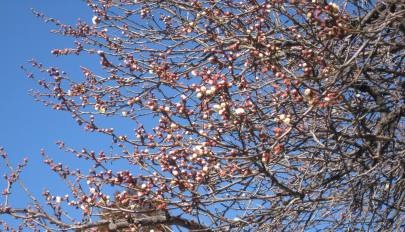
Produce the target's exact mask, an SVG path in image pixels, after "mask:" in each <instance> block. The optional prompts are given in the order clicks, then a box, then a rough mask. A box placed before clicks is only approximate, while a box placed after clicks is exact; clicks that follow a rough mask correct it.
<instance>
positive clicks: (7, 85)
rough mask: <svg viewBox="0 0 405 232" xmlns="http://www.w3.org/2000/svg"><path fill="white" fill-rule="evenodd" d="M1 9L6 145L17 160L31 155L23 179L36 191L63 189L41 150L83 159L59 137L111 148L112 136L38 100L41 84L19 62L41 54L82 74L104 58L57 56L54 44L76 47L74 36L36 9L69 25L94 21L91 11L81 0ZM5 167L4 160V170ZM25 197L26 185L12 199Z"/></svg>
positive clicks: (26, 0)
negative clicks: (34, 93) (58, 31)
mask: <svg viewBox="0 0 405 232" xmlns="http://www.w3.org/2000/svg"><path fill="white" fill-rule="evenodd" d="M1 8H2V13H1V14H0V22H2V26H1V29H0V51H1V55H0V68H1V75H0V78H1V82H0V146H2V147H4V149H5V150H6V151H7V152H8V154H9V156H10V157H11V161H12V162H13V164H17V163H19V162H20V161H21V160H22V159H23V157H28V158H29V161H30V163H29V167H28V169H27V170H26V171H25V172H24V174H23V176H22V179H23V180H24V181H25V182H26V184H27V186H28V187H29V188H30V189H32V190H33V193H34V194H35V195H36V196H38V197H40V193H41V191H42V190H44V189H45V188H50V189H51V190H52V191H54V192H55V193H58V192H60V193H61V194H63V193H64V192H65V191H64V188H63V186H64V185H63V183H60V181H59V182H58V178H57V177H56V176H55V175H54V174H52V172H51V171H49V170H48V168H47V167H46V166H45V165H44V164H43V163H42V158H41V156H40V155H39V154H40V150H41V149H42V148H43V149H45V151H47V152H48V153H49V154H50V155H51V156H52V157H53V158H55V161H57V162H68V163H69V161H70V162H72V161H73V160H75V161H77V160H76V159H72V158H71V157H68V156H69V154H64V153H63V152H61V151H59V150H58V148H57V146H56V145H55V142H56V141H58V140H63V141H65V142H66V144H67V145H71V146H73V147H75V148H77V149H81V148H82V147H86V148H88V149H94V150H96V151H97V150H98V149H99V148H106V147H107V148H108V146H109V144H110V139H109V138H107V137H105V136H100V135H96V134H90V133H87V132H84V131H83V130H82V129H81V128H80V127H78V125H77V124H76V123H75V122H74V120H73V119H72V118H71V117H70V115H69V114H68V113H65V112H57V111H54V110H52V109H50V108H47V107H45V106H43V105H41V104H40V103H37V102H35V101H34V99H33V98H32V97H31V96H29V95H28V91H29V90H30V89H35V88H37V85H36V83H35V81H33V80H30V79H28V78H26V77H25V75H24V72H23V71H22V70H21V69H20V68H19V67H20V66H21V65H26V66H28V64H27V61H28V60H30V59H32V58H35V59H37V60H38V61H40V62H42V63H44V64H46V65H55V66H59V67H60V66H61V67H62V68H63V69H64V70H66V71H68V73H70V74H71V75H76V74H77V75H78V74H79V73H80V72H79V71H80V69H79V66H80V65H86V64H91V62H98V59H96V58H94V60H91V61H88V60H86V58H83V57H75V56H72V57H57V58H56V57H55V56H53V55H51V53H50V51H51V50H52V49H54V48H65V47H72V44H73V43H72V41H73V40H70V39H66V38H64V37H61V36H58V35H54V34H51V33H50V32H49V30H50V29H52V28H53V27H52V25H50V24H45V23H44V22H43V21H41V20H40V19H38V18H36V17H35V16H34V15H33V14H32V13H31V8H35V9H37V10H39V11H41V12H43V13H45V14H47V15H48V16H51V17H55V18H58V19H61V20H62V21H63V22H65V23H67V24H75V23H76V21H77V19H78V18H81V19H83V20H87V21H90V20H91V12H90V11H89V10H88V8H87V7H86V5H85V3H84V2H83V1H81V0H68V1H66V0H41V1H38V0H4V1H2V6H1ZM44 77H46V76H44ZM4 168H5V167H4V166H3V165H1V164H0V174H1V175H2V174H3V173H4ZM3 187H4V181H3V180H1V181H0V188H3ZM23 196H24V195H23V194H22V193H21V191H20V189H15V190H14V198H13V200H12V202H13V203H14V204H17V205H18V206H23V205H24V203H25V200H24V199H26V198H25V197H23ZM0 199H1V198H0ZM1 217H2V216H0V219H1Z"/></svg>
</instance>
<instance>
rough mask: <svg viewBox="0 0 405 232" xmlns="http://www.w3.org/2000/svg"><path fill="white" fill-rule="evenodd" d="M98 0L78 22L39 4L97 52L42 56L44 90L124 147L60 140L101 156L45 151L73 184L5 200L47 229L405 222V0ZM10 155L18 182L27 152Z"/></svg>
mask: <svg viewBox="0 0 405 232" xmlns="http://www.w3.org/2000/svg"><path fill="white" fill-rule="evenodd" d="M86 2H87V4H88V7H90V8H91V9H92V11H93V12H94V15H92V16H89V22H87V21H79V22H78V23H77V25H65V24H63V23H62V22H61V21H59V20H57V19H55V18H50V17H47V16H45V15H44V14H42V13H38V12H34V13H35V15H36V16H38V17H40V18H43V19H44V20H46V21H48V22H52V23H54V25H55V26H56V27H57V29H56V30H54V32H56V33H59V34H61V35H64V36H70V37H73V38H75V39H76V42H75V47H74V48H64V49H55V50H52V53H53V54H55V55H56V56H62V55H71V54H75V55H83V54H85V53H88V54H90V55H92V56H93V57H97V59H100V67H81V69H82V72H83V76H82V77H80V78H77V77H69V76H68V75H66V74H65V73H64V72H63V71H62V70H59V69H58V68H55V67H50V68H48V67H46V66H45V65H42V64H40V63H39V62H36V61H32V65H33V67H34V68H35V70H38V71H40V72H42V73H44V74H46V75H49V77H50V78H46V79H43V80H42V79H38V77H37V76H38V75H36V74H30V75H29V77H31V78H37V79H38V80H39V84H40V86H41V88H40V90H39V91H38V92H35V93H33V96H34V97H35V98H36V99H37V100H39V101H42V102H43V103H45V104H46V105H49V106H51V107H53V108H54V109H56V110H60V111H67V112H69V113H70V114H71V115H72V117H73V118H74V119H75V120H76V122H77V123H78V124H79V125H80V126H82V127H83V128H84V129H86V130H88V131H92V132H95V133H102V134H105V135H107V136H110V137H111V138H112V140H113V141H114V143H115V144H116V145H115V149H117V150H118V152H115V153H116V154H111V155H107V154H106V153H104V152H100V153H96V152H93V151H87V150H86V149H84V150H82V151H78V150H75V149H73V148H70V147H67V146H65V145H64V143H63V142H60V143H59V145H60V147H61V149H64V150H67V151H69V152H71V153H73V154H75V155H76V156H77V157H78V159H88V160H91V161H92V162H93V164H94V165H93V166H92V170H91V171H89V172H86V171H83V170H82V171H80V170H79V171H75V170H74V169H69V168H68V167H65V166H62V165H61V164H57V163H56V162H55V161H53V160H52V159H50V158H48V157H47V156H46V155H45V154H44V157H45V158H44V159H45V163H46V164H47V165H49V166H50V167H51V168H52V170H53V171H55V173H57V174H58V175H60V176H61V177H62V178H64V179H66V180H68V183H70V186H69V187H70V188H71V190H72V192H71V193H70V194H71V196H70V198H69V199H67V198H65V197H59V196H54V195H52V194H51V193H50V192H45V193H44V202H45V203H43V204H42V203H40V202H39V201H37V200H33V202H32V204H31V205H29V206H27V207H26V208H24V209H18V208H14V207H13V206H11V205H8V204H7V202H5V203H3V204H2V205H1V207H0V214H8V215H11V216H13V217H14V218H16V219H19V220H20V222H21V225H22V227H30V228H37V229H38V230H43V229H44V228H45V229H47V230H50V231H51V230H53V229H54V230H57V229H59V230H76V231H92V230H93V231H94V230H98V229H99V230H100V228H104V229H106V230H110V231H140V230H155V231H158V230H163V229H167V230H169V229H170V228H171V229H173V230H176V229H177V230H186V231H242V230H246V231H299V230H312V229H313V230H324V229H328V230H331V231H332V230H333V231H335V230H338V231H339V230H348V231H354V230H372V231H374V230H375V231H382V230H384V231H392V230H403V229H404V227H405V222H404V220H405V202H404V199H405V142H404V141H405V139H404V135H405V127H404V115H405V106H404V100H405V99H404V97H405V94H404V93H405V78H404V76H405V69H404V68H405V67H404V65H403V63H404V62H403V60H404V47H405V43H404V33H405V21H404V17H405V3H404V1H397V0H382V1H367V0H348V1H338V2H337V3H332V2H329V3H328V2H327V1H322V0H313V1H299V0H289V1H279V0H272V1H264V0H241V1H234V0H188V1H177V0H148V1H146V0H120V1H118V0H116V1H113V0H99V1H92V0H87V1H86ZM90 19H91V20H90ZM90 21H91V22H90ZM113 118H120V119H125V120H127V121H130V122H131V125H133V128H131V129H133V131H131V130H127V131H126V130H125V129H123V130H118V129H113V128H110V126H111V124H108V121H109V120H111V121H112V120H113ZM106 124H107V126H104V125H106ZM112 125H114V123H112ZM2 157H3V159H4V160H5V161H7V160H8V158H7V155H6V153H5V152H4V151H3V152H2ZM122 161H125V162H126V163H128V165H127V166H125V165H122V163H123V162H122ZM115 164H116V166H114V165H115ZM119 165H122V166H119ZM9 167H10V170H11V174H9V175H8V176H6V181H7V183H8V186H12V185H13V184H15V183H16V182H17V181H18V180H19V178H18V177H19V173H20V172H21V171H22V169H23V167H24V164H22V165H20V166H18V167H17V168H14V169H13V168H12V166H11V164H10V165H9ZM115 167H125V168H122V170H118V171H116V170H115V169H114V168H115ZM109 186H112V189H113V191H117V193H116V194H115V196H114V195H113V194H112V193H111V188H110V187H109ZM4 194H5V197H11V196H9V194H8V192H7V189H6V190H5V192H4ZM64 203H67V204H68V205H69V206H70V207H71V208H73V209H74V208H76V209H78V210H79V211H80V212H81V214H80V215H77V214H73V216H74V217H73V219H71V220H70V219H69V217H68V216H67V215H68V213H67V212H68V210H70V209H67V208H69V206H67V205H66V204H64ZM69 212H70V211H69ZM100 215H102V216H100ZM71 216H72V215H71ZM3 223H5V222H3Z"/></svg>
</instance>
